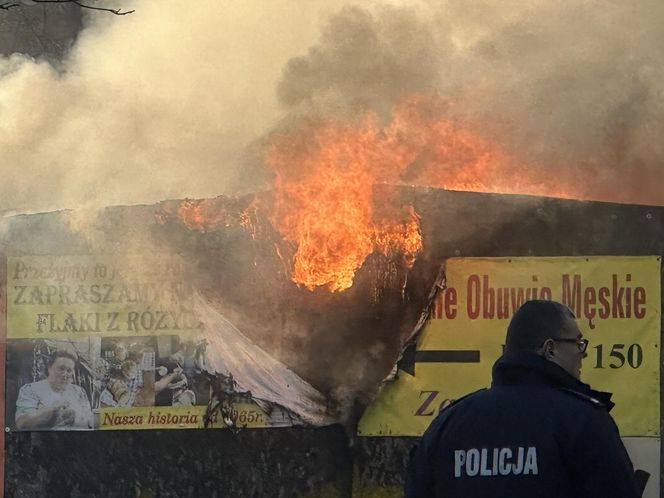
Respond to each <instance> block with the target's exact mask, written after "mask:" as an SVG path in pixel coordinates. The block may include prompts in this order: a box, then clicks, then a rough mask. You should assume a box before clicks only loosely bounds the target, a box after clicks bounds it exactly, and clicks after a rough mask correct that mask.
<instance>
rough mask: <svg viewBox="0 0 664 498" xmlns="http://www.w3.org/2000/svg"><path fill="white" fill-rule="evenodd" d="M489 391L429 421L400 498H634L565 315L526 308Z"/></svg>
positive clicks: (628, 470)
mask: <svg viewBox="0 0 664 498" xmlns="http://www.w3.org/2000/svg"><path fill="white" fill-rule="evenodd" d="M505 342H506V344H505V353H504V354H503V356H502V357H501V358H499V359H498V361H496V363H495V364H494V366H493V382H492V385H491V388H489V389H483V390H481V391H477V392H475V393H472V394H470V395H468V396H466V397H464V398H461V399H460V400H458V401H457V402H456V403H454V404H452V405H451V406H449V407H448V408H447V409H445V410H443V411H442V412H441V413H440V414H439V415H438V417H436V418H435V419H434V421H433V422H432V423H431V426H430V427H429V428H428V429H427V431H426V433H425V434H424V436H423V437H422V439H421V440H420V443H419V444H418V446H417V448H416V449H415V450H414V453H413V455H412V458H411V462H410V466H409V469H408V477H407V481H406V497H407V498H427V497H445V498H484V497H509V498H533V497H538V498H549V497H550V498H568V497H569V498H572V497H574V498H636V497H638V496H639V493H638V491H637V487H636V484H635V482H634V477H633V468H632V464H631V462H630V460H629V457H628V456H627V452H626V451H625V448H624V446H623V444H622V441H621V440H620V435H619V433H618V428H617V427H616V424H615V423H614V421H613V419H612V418H611V416H610V415H609V410H610V409H611V408H612V407H613V403H612V402H611V400H610V397H611V395H610V394H609V393H602V392H598V391H594V390H592V389H591V388H590V386H588V385H587V384H584V383H582V382H581V381H580V380H579V378H580V375H581V360H582V359H583V358H585V357H586V348H587V347H588V341H587V340H586V339H583V337H582V334H581V332H580V330H579V327H578V326H577V324H576V321H575V317H574V314H573V313H572V312H571V311H570V309H569V308H567V307H566V306H563V305H562V304H560V303H556V302H553V301H528V302H526V303H525V304H524V305H523V306H522V307H521V308H519V310H518V311H517V312H516V313H515V314H514V316H513V318H512V321H511V322H510V324H509V327H508V329H507V338H506V341H505Z"/></svg>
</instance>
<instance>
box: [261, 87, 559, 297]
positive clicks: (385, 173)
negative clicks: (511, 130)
mask: <svg viewBox="0 0 664 498" xmlns="http://www.w3.org/2000/svg"><path fill="white" fill-rule="evenodd" d="M453 110H454V109H453V106H452V105H451V104H450V103H449V102H448V101H445V100H443V99H441V98H438V97H432V96H426V95H416V96H411V97H409V98H406V99H404V100H403V101H402V102H400V103H399V104H398V105H397V106H396V108H395V110H394V113H393V118H392V120H391V122H390V123H388V124H387V125H386V126H383V127H381V126H379V124H378V118H377V117H376V115H375V114H373V113H367V114H366V115H365V116H364V117H363V118H362V119H360V120H359V121H358V122H357V123H354V124H349V123H339V122H318V123H309V124H308V125H305V126H300V127H299V128H298V129H295V130H290V131H289V132H287V133H285V134H279V135H275V136H273V139H272V142H271V144H270V145H269V146H268V148H267V151H266V163H267V165H268V166H269V167H270V168H271V169H272V170H273V172H274V173H275V180H274V195H275V207H274V211H273V213H272V221H273V223H274V225H275V226H276V227H277V229H278V230H279V231H280V232H281V234H282V236H283V237H284V238H285V239H287V240H289V241H292V242H294V243H295V245H296V252H295V255H294V261H293V271H292V278H293V280H294V281H295V282H297V283H298V284H301V285H303V286H305V287H307V288H309V289H314V288H316V287H319V286H327V288H328V289H330V290H332V291H340V290H343V289H346V288H348V287H350V286H351V285H352V284H353V278H354V275H355V271H356V270H357V269H358V268H359V267H360V266H361V265H362V264H363V262H364V261H365V259H366V257H367V256H368V255H369V254H371V253H372V252H374V251H379V252H381V253H384V254H387V253H401V254H402V255H403V256H404V259H405V261H406V263H407V264H408V265H412V264H413V263H414V260H415V256H416V254H417V253H418V251H419V250H420V249H421V247H422V240H421V236H420V232H419V219H418V217H417V214H416V213H415V211H414V209H412V208H411V210H410V214H409V217H408V219H407V220H406V221H404V220H403V219H393V220H389V221H383V222H377V221H376V220H375V214H374V206H373V199H372V189H373V185H374V184H376V183H383V182H387V183H398V184H403V183H409V184H419V185H428V186H436V187H443V188H447V189H454V190H471V191H484V192H503V193H506V192H519V193H535V194H542V193H544V194H548V195H559V196H566V195H565V192H551V190H550V189H546V188H542V182H541V181H534V180H532V179H531V178H529V177H528V175H527V171H528V168H525V167H523V165H520V164H519V163H518V162H517V161H516V160H514V159H513V158H512V157H510V156H509V154H508V153H507V152H506V151H505V150H504V148H502V147H501V146H500V145H499V144H497V143H495V142H492V141H491V140H489V139H487V138H485V137H483V136H481V135H480V134H479V133H477V132H476V131H473V130H470V129H468V128H467V127H466V126H463V125H462V124H461V123H460V122H459V120H458V119H454V118H451V117H445V116H450V115H452V114H453ZM397 218H398V217H397Z"/></svg>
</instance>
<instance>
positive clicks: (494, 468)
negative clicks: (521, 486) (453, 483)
mask: <svg viewBox="0 0 664 498" xmlns="http://www.w3.org/2000/svg"><path fill="white" fill-rule="evenodd" d="M524 455H525V459H524ZM489 457H491V459H489ZM513 457H514V452H513V451H512V449H511V448H492V449H488V448H482V449H481V450H478V449H477V448H471V449H469V450H454V477H476V476H478V475H479V476H497V475H501V476H507V475H515V476H518V475H522V474H523V475H524V476H525V475H529V474H531V475H537V474H538V472H539V470H538V468H537V448H536V447H535V446H529V447H528V448H524V447H523V446H519V447H518V448H517V450H516V458H514V459H513Z"/></svg>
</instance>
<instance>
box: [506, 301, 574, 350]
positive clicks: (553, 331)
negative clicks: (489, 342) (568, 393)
mask: <svg viewBox="0 0 664 498" xmlns="http://www.w3.org/2000/svg"><path fill="white" fill-rule="evenodd" d="M570 318H571V319H572V320H574V319H575V318H576V317H575V316H574V313H572V310H570V309H569V308H568V307H567V306H565V305H564V304H560V303H558V302H556V301H543V300H533V301H526V302H525V303H524V304H523V305H522V306H521V307H520V308H519V309H518V310H517V311H516V313H514V316H513V317H512V320H511V321H510V324H509V325H508V327H507V337H506V338H505V349H506V350H508V351H509V350H512V351H514V350H522V351H523V350H525V351H535V350H537V349H538V348H539V347H541V346H542V344H543V343H544V341H546V340H547V339H549V338H554V337H560V331H561V330H562V329H563V328H565V325H566V324H567V323H568V321H569V319H570Z"/></svg>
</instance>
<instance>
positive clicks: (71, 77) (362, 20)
mask: <svg viewBox="0 0 664 498" xmlns="http://www.w3.org/2000/svg"><path fill="white" fill-rule="evenodd" d="M106 3H108V4H109V5H110V4H113V6H122V7H125V8H135V9H136V12H135V13H133V14H131V15H127V16H121V17H118V16H113V15H110V14H104V13H92V14H89V15H86V26H85V28H84V30H83V31H82V32H81V34H80V36H79V38H78V41H77V42H76V44H75V46H74V47H73V48H72V50H71V51H70V53H69V54H68V56H67V59H66V60H65V61H64V64H63V68H64V69H62V70H58V71H56V70H54V69H53V68H52V67H51V66H50V65H49V64H48V63H47V62H45V61H42V60H33V59H28V58H25V57H22V56H21V55H19V54H15V55H13V56H10V57H6V58H0V174H1V176H2V181H1V182H0V212H1V211H13V210H15V211H29V212H35V211H48V210H54V209H61V208H94V207H100V206H108V205H117V204H145V203H153V202H157V201H160V200H164V199H173V198H184V197H190V198H197V197H213V196H216V195H220V194H234V193H239V192H247V191H253V190H261V189H265V188H269V185H270V184H269V180H270V177H269V174H267V173H266V172H265V170H264V168H263V164H262V162H263V150H264V145H265V143H266V140H268V139H269V137H270V134H271V133H273V132H274V130H279V129H283V128H284V127H288V126H289V124H291V123H293V122H299V121H300V120H302V119H311V118H312V117H313V118H315V119H351V118H352V117H353V116H354V115H356V114H357V113H358V112H360V111H362V112H364V111H372V112H375V113H377V114H378V115H379V116H380V117H381V118H385V119H386V120H387V119H388V117H389V114H390V112H391V110H392V109H393V107H394V105H395V104H396V103H398V101H399V99H400V98H402V97H403V95H404V94H412V93H418V92H435V93H436V94H438V95H441V96H442V97H444V98H446V99H450V100H452V101H454V102H456V103H457V106H456V107H457V108H458V110H457V111H455V112H456V113H457V115H456V117H457V119H460V120H461V121H463V122H467V123H472V124H473V125H478V123H479V125H478V126H480V127H481V128H482V130H483V131H484V132H486V133H488V134H490V135H491V137H492V139H493V140H495V141H497V143H500V144H501V146H504V147H505V148H506V149H507V150H510V151H516V153H518V155H519V157H520V159H521V162H522V163H523V164H527V165H528V166H527V167H528V168H530V169H531V170H532V172H534V173H535V174H541V175H543V176H546V178H549V179H550V178H553V180H548V181H554V182H555V179H556V178H560V179H561V181H562V180H564V181H565V182H567V183H570V182H571V183H578V184H582V185H583V186H584V187H583V189H582V190H583V191H584V193H585V195H586V196H587V197H588V198H593V199H602V200H616V201H619V202H632V203H644V204H662V205H664V188H662V187H664V181H663V180H662V173H663V172H664V171H663V170H664V141H662V140H661V137H662V132H663V131H664V98H663V97H664V74H662V73H663V72H664V49H662V47H664V3H662V2H661V1H660V0H638V1H635V2H622V1H582V0H567V1H565V2H556V1H552V0H531V1H524V0H519V1H516V0H500V1H498V0H478V1H473V2H469V1H467V0H447V1H444V2H440V1H436V2H433V1H427V0H421V1H417V2H415V1H410V2H404V1H402V2H398V1H393V2H385V1H371V2H358V3H353V4H350V3H348V2H345V1H337V0H325V1H323V0H299V1H295V0H270V1H269V2H268V1H254V2H219V1H218V0H200V1H198V2H191V3H187V4H186V5H185V4H183V3H182V2H176V1H174V0H141V1H140V2H139V1H131V0H118V2H117V3H113V2H112V0H108V1H107V2H106ZM23 8H31V7H23ZM38 8H41V7H38ZM0 15H3V13H2V12H0ZM552 190H554V189H553V186H552Z"/></svg>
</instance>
